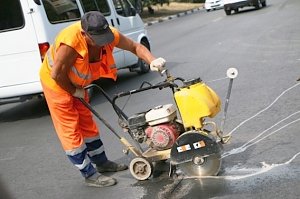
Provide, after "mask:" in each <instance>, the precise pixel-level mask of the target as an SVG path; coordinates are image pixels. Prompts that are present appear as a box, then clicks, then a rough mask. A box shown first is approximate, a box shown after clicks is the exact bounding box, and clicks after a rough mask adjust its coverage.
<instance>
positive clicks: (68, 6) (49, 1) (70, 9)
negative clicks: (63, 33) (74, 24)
mask: <svg viewBox="0 0 300 199" xmlns="http://www.w3.org/2000/svg"><path fill="white" fill-rule="evenodd" d="M42 2H43V4H44V8H45V11H46V14H47V17H48V20H49V21H50V23H62V22H67V21H74V20H78V19H79V18H80V12H79V9H78V5H77V3H76V0H42Z"/></svg>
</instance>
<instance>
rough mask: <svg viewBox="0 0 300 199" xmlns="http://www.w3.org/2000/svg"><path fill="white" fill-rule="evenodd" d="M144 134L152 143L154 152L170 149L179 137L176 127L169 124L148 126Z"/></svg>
mask: <svg viewBox="0 0 300 199" xmlns="http://www.w3.org/2000/svg"><path fill="white" fill-rule="evenodd" d="M145 132H146V135H147V137H148V138H149V139H150V140H151V142H152V143H153V146H152V147H153V148H154V149H156V150H165V149H169V148H171V147H172V146H173V144H174V143H175V141H176V139H177V138H178V136H179V132H178V130H177V128H176V125H174V124H171V123H164V124H159V125H157V126H150V127H148V128H147V129H146V130H145Z"/></svg>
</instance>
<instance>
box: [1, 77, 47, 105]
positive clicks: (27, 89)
mask: <svg viewBox="0 0 300 199" xmlns="http://www.w3.org/2000/svg"><path fill="white" fill-rule="evenodd" d="M42 94H43V89H42V86H41V83H40V82H39V81H38V82H32V83H27V84H20V85H13V86H5V87H0V105H3V104H9V103H15V102H23V101H26V100H29V99H32V98H34V97H40V96H42Z"/></svg>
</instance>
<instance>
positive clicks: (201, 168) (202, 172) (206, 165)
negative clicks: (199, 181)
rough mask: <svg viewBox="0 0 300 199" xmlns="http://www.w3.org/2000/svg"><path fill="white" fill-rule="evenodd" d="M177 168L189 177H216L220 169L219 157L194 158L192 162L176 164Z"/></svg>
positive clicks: (214, 155)
mask: <svg viewBox="0 0 300 199" xmlns="http://www.w3.org/2000/svg"><path fill="white" fill-rule="evenodd" d="M177 167H178V168H179V169H180V170H181V171H182V172H183V173H184V175H185V176H189V177H201V176H216V175H218V173H219V171H220V168H221V155H220V154H212V155H209V156H205V157H201V156H195V157H194V158H193V160H192V161H189V162H185V163H181V164H178V165H177Z"/></svg>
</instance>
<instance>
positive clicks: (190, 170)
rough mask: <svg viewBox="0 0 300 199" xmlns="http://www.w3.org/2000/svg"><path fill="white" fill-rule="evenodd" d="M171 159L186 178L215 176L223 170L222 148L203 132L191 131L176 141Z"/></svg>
mask: <svg viewBox="0 0 300 199" xmlns="http://www.w3.org/2000/svg"><path fill="white" fill-rule="evenodd" d="M170 158H171V164H172V165H173V166H175V167H176V169H179V170H181V171H182V172H183V174H184V175H185V176H196V177H201V176H214V175H217V174H218V172H219V170H220V168H221V147H220V144H218V142H216V141H215V140H214V138H211V137H209V136H208V135H205V134H204V133H203V132H198V131H189V132H186V133H184V134H182V135H181V136H180V137H179V138H178V139H177V140H176V143H175V144H174V145H173V147H172V149H171V157H170Z"/></svg>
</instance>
